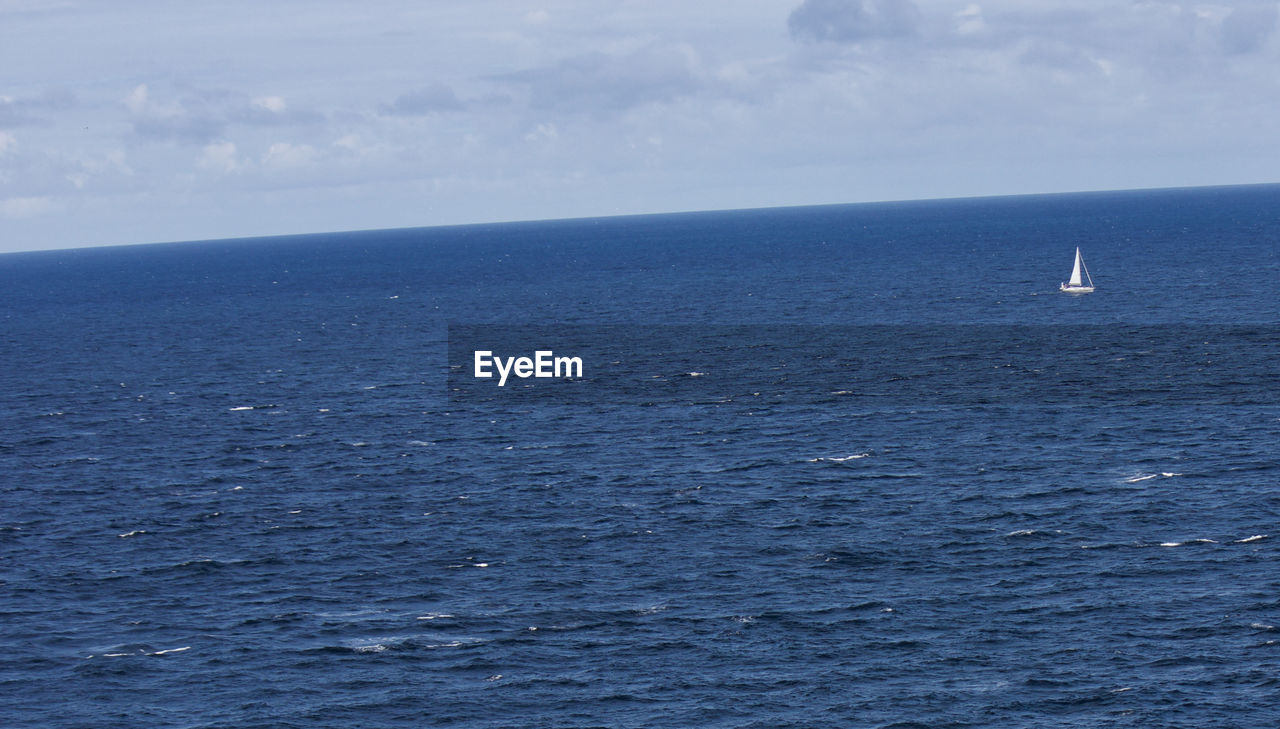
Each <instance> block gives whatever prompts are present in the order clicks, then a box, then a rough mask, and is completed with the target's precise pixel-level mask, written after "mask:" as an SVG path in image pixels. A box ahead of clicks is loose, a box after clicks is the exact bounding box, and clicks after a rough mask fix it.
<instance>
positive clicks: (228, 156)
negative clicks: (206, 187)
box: [196, 140, 245, 174]
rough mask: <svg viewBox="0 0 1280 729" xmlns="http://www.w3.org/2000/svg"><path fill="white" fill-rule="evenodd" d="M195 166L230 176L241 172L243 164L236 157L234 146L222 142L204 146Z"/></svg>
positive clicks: (231, 143) (242, 161) (224, 141)
mask: <svg viewBox="0 0 1280 729" xmlns="http://www.w3.org/2000/svg"><path fill="white" fill-rule="evenodd" d="M196 166H197V167H199V168H201V169H205V170H213V171H215V172H222V173H226V174H230V173H233V172H239V171H240V170H242V169H243V168H244V166H245V162H244V160H242V159H240V158H239V157H238V156H237V155H236V145H235V144H234V143H233V142H228V141H226V140H223V141H219V142H213V143H211V144H206V145H205V146H204V149H203V150H202V151H201V153H200V159H199V160H197V161H196Z"/></svg>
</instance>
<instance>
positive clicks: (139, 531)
mask: <svg viewBox="0 0 1280 729" xmlns="http://www.w3.org/2000/svg"><path fill="white" fill-rule="evenodd" d="M146 533H147V530H146V529H134V530H133V531H131V532H125V533H124V534H117V535H116V536H117V537H120V538H121V539H127V538H129V537H136V536H138V535H139V534H146Z"/></svg>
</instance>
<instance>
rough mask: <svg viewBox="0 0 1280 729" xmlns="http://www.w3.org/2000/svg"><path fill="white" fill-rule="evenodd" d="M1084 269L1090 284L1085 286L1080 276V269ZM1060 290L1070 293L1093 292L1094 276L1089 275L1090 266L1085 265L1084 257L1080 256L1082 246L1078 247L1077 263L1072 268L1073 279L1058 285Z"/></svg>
mask: <svg viewBox="0 0 1280 729" xmlns="http://www.w3.org/2000/svg"><path fill="white" fill-rule="evenodd" d="M1082 270H1083V271H1084V275H1085V278H1087V279H1089V285H1088V286H1085V285H1084V282H1083V281H1082V280H1081V278H1080V271H1082ZM1058 289H1059V290H1060V291H1065V292H1067V293H1068V294H1088V293H1092V292H1093V276H1090V275H1089V268H1088V267H1087V266H1085V265H1084V258H1082V257H1081V256H1080V248H1079V247H1077V248H1076V265H1075V268H1072V269H1071V280H1070V281H1068V282H1067V283H1064V284H1062V285H1061V286H1059V287H1058Z"/></svg>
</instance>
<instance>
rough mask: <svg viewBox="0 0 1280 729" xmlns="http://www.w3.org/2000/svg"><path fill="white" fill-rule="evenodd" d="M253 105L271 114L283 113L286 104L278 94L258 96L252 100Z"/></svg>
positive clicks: (286, 106)
mask: <svg viewBox="0 0 1280 729" xmlns="http://www.w3.org/2000/svg"><path fill="white" fill-rule="evenodd" d="M253 106H254V108H257V109H263V110H266V111H269V112H271V113H272V114H283V113H284V112H285V109H287V108H288V105H286V104H285V103H284V99H282V98H280V97H279V96H259V97H258V98H256V99H254V100H253Z"/></svg>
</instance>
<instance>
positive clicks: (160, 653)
mask: <svg viewBox="0 0 1280 729" xmlns="http://www.w3.org/2000/svg"><path fill="white" fill-rule="evenodd" d="M189 650H191V646H189V645H184V646H182V647H181V648H166V649H164V650H162V651H156V652H154V653H148V654H147V655H149V656H164V655H168V654H170V653H181V652H183V651H189Z"/></svg>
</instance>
